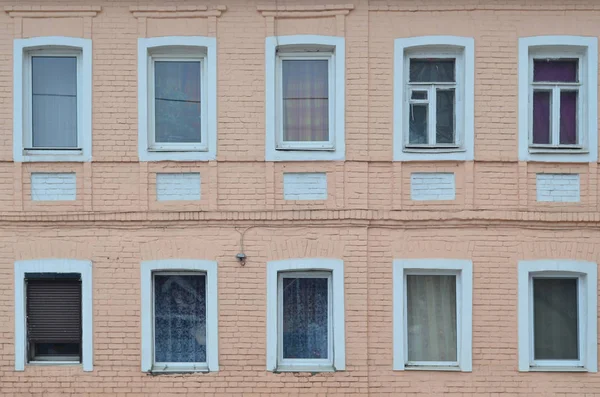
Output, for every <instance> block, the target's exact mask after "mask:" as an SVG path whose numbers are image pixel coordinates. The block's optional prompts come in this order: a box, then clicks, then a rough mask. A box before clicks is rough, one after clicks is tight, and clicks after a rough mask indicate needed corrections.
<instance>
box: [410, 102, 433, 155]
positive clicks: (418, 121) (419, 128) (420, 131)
mask: <svg viewBox="0 0 600 397" xmlns="http://www.w3.org/2000/svg"><path fill="white" fill-rule="evenodd" d="M408 107H409V112H410V114H409V122H408V143H409V144H411V145H416V144H422V145H423V144H425V145H426V144H427V118H428V110H427V109H428V108H429V105H428V104H426V103H424V104H419V105H415V104H410V105H408Z"/></svg>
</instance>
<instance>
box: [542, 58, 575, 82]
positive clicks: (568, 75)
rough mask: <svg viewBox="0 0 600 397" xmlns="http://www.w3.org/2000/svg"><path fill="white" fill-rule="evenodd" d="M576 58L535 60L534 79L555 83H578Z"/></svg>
mask: <svg viewBox="0 0 600 397" xmlns="http://www.w3.org/2000/svg"><path fill="white" fill-rule="evenodd" d="M577 66H578V61H577V60H576V59H561V60H551V61H546V60H544V59H536V60H534V61H533V81H535V82H543V81H548V82H553V83H576V82H577Z"/></svg>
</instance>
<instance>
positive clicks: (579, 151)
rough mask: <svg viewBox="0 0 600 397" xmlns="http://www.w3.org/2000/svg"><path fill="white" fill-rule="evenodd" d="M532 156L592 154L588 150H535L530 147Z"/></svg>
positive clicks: (558, 148)
mask: <svg viewBox="0 0 600 397" xmlns="http://www.w3.org/2000/svg"><path fill="white" fill-rule="evenodd" d="M529 153H530V154H534V155H535V154H589V153H590V152H589V151H588V150H586V149H574V148H560V147H557V148H555V149H547V148H535V147H529Z"/></svg>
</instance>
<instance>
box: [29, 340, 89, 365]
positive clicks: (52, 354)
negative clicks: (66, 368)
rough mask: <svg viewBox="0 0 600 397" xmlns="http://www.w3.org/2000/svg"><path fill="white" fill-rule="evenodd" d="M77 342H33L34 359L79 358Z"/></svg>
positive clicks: (68, 359)
mask: <svg viewBox="0 0 600 397" xmlns="http://www.w3.org/2000/svg"><path fill="white" fill-rule="evenodd" d="M79 354H80V349H79V343H35V346H34V354H33V357H32V358H33V359H34V360H36V359H37V360H44V358H46V359H47V360H61V356H62V357H64V358H63V359H65V360H67V361H71V360H75V361H79V359H80V355H79Z"/></svg>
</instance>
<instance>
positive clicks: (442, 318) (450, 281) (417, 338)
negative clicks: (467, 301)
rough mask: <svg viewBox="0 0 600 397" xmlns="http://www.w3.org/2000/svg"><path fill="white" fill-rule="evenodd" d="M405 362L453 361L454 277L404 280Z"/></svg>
mask: <svg viewBox="0 0 600 397" xmlns="http://www.w3.org/2000/svg"><path fill="white" fill-rule="evenodd" d="M406 295H407V320H408V324H407V326H408V335H407V336H408V360H409V361H457V356H456V341H457V339H456V276H451V275H450V276H435V275H408V276H407V277H406Z"/></svg>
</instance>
